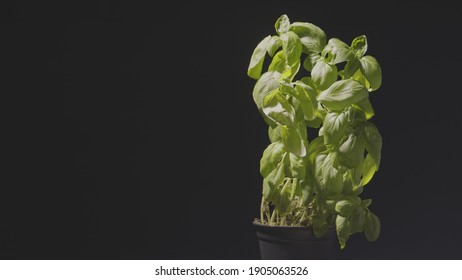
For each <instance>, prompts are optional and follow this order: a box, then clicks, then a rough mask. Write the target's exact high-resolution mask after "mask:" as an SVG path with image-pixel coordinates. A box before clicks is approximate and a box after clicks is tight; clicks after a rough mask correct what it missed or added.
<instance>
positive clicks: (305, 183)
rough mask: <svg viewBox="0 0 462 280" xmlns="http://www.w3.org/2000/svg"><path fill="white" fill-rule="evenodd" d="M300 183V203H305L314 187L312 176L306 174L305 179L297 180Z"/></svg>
mask: <svg viewBox="0 0 462 280" xmlns="http://www.w3.org/2000/svg"><path fill="white" fill-rule="evenodd" d="M308 173H310V172H307V174H308ZM299 183H300V191H301V199H302V203H303V204H304V205H306V204H307V203H308V202H309V201H310V200H311V198H312V196H313V191H314V189H315V185H314V181H313V177H312V176H310V175H307V178H306V179H305V180H299Z"/></svg>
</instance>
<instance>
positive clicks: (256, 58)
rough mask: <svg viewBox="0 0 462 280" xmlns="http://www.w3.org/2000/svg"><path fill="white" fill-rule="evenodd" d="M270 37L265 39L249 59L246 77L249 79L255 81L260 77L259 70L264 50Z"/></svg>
mask: <svg viewBox="0 0 462 280" xmlns="http://www.w3.org/2000/svg"><path fill="white" fill-rule="evenodd" d="M270 40H271V36H267V37H265V38H264V39H263V40H262V41H261V42H260V43H259V44H258V45H257V47H256V48H255V50H254V51H253V54H252V57H251V59H250V64H249V68H248V69H247V75H248V76H249V77H250V78H253V79H255V80H257V79H258V78H260V75H261V68H262V66H263V61H264V60H265V54H266V48H267V46H268V43H269V41H270Z"/></svg>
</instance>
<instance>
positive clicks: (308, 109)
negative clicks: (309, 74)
mask: <svg viewBox="0 0 462 280" xmlns="http://www.w3.org/2000/svg"><path fill="white" fill-rule="evenodd" d="M295 90H296V94H297V95H296V98H297V99H299V100H300V101H301V109H302V111H303V114H304V116H305V119H306V120H309V121H310V120H313V119H314V118H316V112H317V110H318V101H317V100H316V91H315V90H314V89H313V88H312V87H310V86H309V85H306V84H304V83H302V82H297V83H295Z"/></svg>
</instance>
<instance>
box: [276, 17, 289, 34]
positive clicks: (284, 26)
mask: <svg viewBox="0 0 462 280" xmlns="http://www.w3.org/2000/svg"><path fill="white" fill-rule="evenodd" d="M274 28H275V29H276V32H277V33H278V34H279V35H281V34H283V33H286V32H288V31H289V28H290V20H289V17H288V16H287V15H282V16H280V17H279V18H278V20H277V21H276V23H275V24H274Z"/></svg>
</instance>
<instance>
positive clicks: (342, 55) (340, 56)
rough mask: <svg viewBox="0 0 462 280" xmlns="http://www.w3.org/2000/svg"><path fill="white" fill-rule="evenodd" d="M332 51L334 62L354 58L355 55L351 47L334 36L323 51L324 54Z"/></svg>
mask: <svg viewBox="0 0 462 280" xmlns="http://www.w3.org/2000/svg"><path fill="white" fill-rule="evenodd" d="M328 53H331V54H332V55H333V56H334V60H333V63H334V64H337V63H341V62H345V61H349V60H352V59H354V57H355V55H354V53H353V52H352V51H351V49H350V47H349V46H348V45H347V44H345V43H344V42H342V41H341V40H339V39H337V38H332V39H330V40H329V42H328V43H327V45H326V47H325V48H324V50H323V51H322V56H324V57H325V56H326V55H328Z"/></svg>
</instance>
